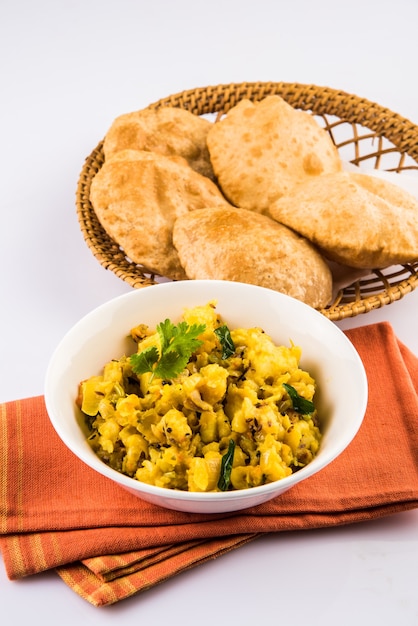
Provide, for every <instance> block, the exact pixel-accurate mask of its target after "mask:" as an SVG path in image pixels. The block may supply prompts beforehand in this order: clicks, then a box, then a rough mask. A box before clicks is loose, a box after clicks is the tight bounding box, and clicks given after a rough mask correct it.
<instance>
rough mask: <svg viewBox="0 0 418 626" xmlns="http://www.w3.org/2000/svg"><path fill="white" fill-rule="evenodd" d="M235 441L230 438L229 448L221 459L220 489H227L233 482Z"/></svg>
mask: <svg viewBox="0 0 418 626" xmlns="http://www.w3.org/2000/svg"><path fill="white" fill-rule="evenodd" d="M234 451H235V441H234V440H233V439H230V441H229V445H228V450H227V451H226V452H225V454H224V455H223V457H222V461H221V474H220V476H219V481H218V489H220V490H221V491H227V489H228V487H229V483H230V482H231V470H232V462H233V460H234Z"/></svg>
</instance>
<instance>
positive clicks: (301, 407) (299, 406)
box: [283, 383, 315, 415]
mask: <svg viewBox="0 0 418 626" xmlns="http://www.w3.org/2000/svg"><path fill="white" fill-rule="evenodd" d="M283 387H284V388H285V389H286V391H287V393H288V394H289V397H290V399H291V401H292V405H293V408H294V410H295V411H296V412H297V413H300V414H301V415H310V414H311V413H313V412H314V410H315V405H314V403H313V402H311V401H310V400H306V399H305V398H302V396H300V395H299V394H298V392H297V391H296V389H295V388H294V387H292V386H291V385H287V384H286V383H283Z"/></svg>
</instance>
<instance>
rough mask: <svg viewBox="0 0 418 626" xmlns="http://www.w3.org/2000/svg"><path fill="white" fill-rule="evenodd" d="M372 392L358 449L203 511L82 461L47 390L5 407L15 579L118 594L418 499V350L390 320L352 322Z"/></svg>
mask: <svg viewBox="0 0 418 626" xmlns="http://www.w3.org/2000/svg"><path fill="white" fill-rule="evenodd" d="M346 335H347V336H348V338H349V339H350V340H351V341H352V343H353V344H354V346H355V347H356V349H357V351H358V352H359V355H360V357H361V359H362V361H363V363H364V366H365V369H366V373H367V377H368V382H369V401H368V407H367V411H366V415H365V418H364V421H363V424H362V426H361V428H360V430H359V432H358V434H357V435H356V437H355V438H354V440H353V441H352V442H351V444H350V445H349V446H348V448H347V449H346V450H345V451H344V452H343V453H342V454H341V455H340V456H339V457H338V458H337V459H335V460H334V461H333V462H332V463H331V464H330V465H329V466H327V467H326V468H324V469H323V470H322V471H321V472H319V473H318V474H316V475H314V476H312V477H310V478H308V479H307V480H305V481H303V482H302V483H299V484H298V485H296V486H295V487H293V488H292V489H291V490H289V491H288V492H286V493H284V494H282V495H281V496H279V497H278V498H276V499H274V500H272V501H270V502H266V503H265V504H262V505H260V506H258V507H253V508H249V509H246V510H244V511H239V512H237V513H228V514H216V515H198V514H191V513H181V512H176V511H170V510H168V509H163V508H160V507H157V506H154V505H152V504H149V503H146V502H144V501H142V500H140V499H138V498H137V497H135V496H134V495H132V494H130V493H128V492H127V491H125V490H124V489H122V488H120V487H119V486H117V485H115V484H114V483H112V482H111V481H110V480H108V479H107V478H105V477H103V476H100V475H98V474H97V473H96V472H94V471H93V470H92V469H91V468H89V467H87V466H86V465H85V464H84V463H82V462H81V461H79V460H78V459H77V458H76V457H75V456H74V455H73V454H72V453H71V452H70V451H69V450H68V449H67V448H66V446H65V445H64V444H63V443H62V442H61V440H60V439H59V438H58V436H57V434H56V433H55V431H54V429H53V427H52V425H51V422H50V420H49V418H48V415H47V412H46V409H45V404H44V399H43V397H42V396H38V397H35V398H27V399H23V400H17V401H15V402H9V403H5V404H3V405H1V406H0V549H1V551H2V555H3V560H4V564H5V567H6V571H7V575H8V576H9V578H11V579H16V578H21V577H23V576H28V575H32V574H36V573H37V572H41V571H44V570H46V569H51V568H55V569H56V571H57V573H58V574H59V576H60V577H61V578H62V579H63V580H64V582H66V584H68V585H69V586H70V587H71V588H72V589H74V591H76V593H78V594H79V595H80V596H82V597H83V598H85V599H86V600H88V601H89V602H91V603H92V604H94V605H97V606H102V605H107V604H112V603H114V602H117V601H118V600H121V599H123V598H126V597H128V596H130V595H132V594H133V593H137V592H139V591H142V590H144V589H147V588H149V587H150V586H152V585H154V584H157V583H159V582H162V581H163V580H165V579H167V578H169V577H170V576H173V575H175V574H177V573H179V572H181V571H184V570H185V569H188V568H190V567H193V566H194V565H198V564H199V563H203V562H204V561H205V560H208V559H211V558H215V557H217V556H220V555H221V554H223V553H225V552H227V551H229V550H232V549H234V548H237V547H239V546H240V545H243V544H244V543H247V542H248V541H252V540H254V539H255V538H257V537H258V536H260V535H262V534H265V533H276V532H284V531H292V530H303V529H314V528H326V527H330V526H338V525H342V524H349V523H354V522H359V521H367V520H372V519H376V518H378V517H382V516H386V515H390V514H393V513H396V512H400V511H404V510H408V509H412V508H416V507H417V505H418V358H417V357H416V356H415V355H414V354H413V353H412V352H411V351H410V350H409V349H408V348H407V347H406V346H405V345H404V344H402V343H401V342H400V341H399V340H398V339H397V338H396V336H395V334H394V332H393V329H392V327H391V326H390V324H389V323H387V322H383V323H378V324H372V325H369V326H363V327H360V328H356V329H352V330H349V331H346Z"/></svg>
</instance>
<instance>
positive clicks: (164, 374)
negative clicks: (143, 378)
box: [130, 319, 206, 382]
mask: <svg viewBox="0 0 418 626" xmlns="http://www.w3.org/2000/svg"><path fill="white" fill-rule="evenodd" d="M205 328H206V326H205V325H204V324H192V325H191V326H189V324H188V323H187V322H180V323H179V324H178V325H177V326H175V325H174V324H173V323H172V322H171V321H170V320H169V319H166V320H165V321H164V322H161V323H160V324H158V326H157V332H158V334H159V337H160V344H161V351H159V350H158V348H157V347H156V346H152V347H150V348H146V349H145V350H143V351H142V352H139V353H137V354H133V355H132V356H131V357H130V362H131V364H132V369H133V371H134V372H135V374H145V372H151V373H152V376H151V379H150V382H151V381H152V379H153V378H154V376H157V377H158V378H162V379H164V380H167V379H170V378H175V377H176V376H178V374H180V373H181V372H182V371H183V370H184V368H185V367H186V365H187V363H188V361H189V359H190V357H191V355H192V354H193V352H194V351H195V350H197V348H198V347H199V346H200V345H201V344H202V341H201V340H200V339H197V337H198V336H199V335H200V334H201V333H202V332H203V331H204V330H205Z"/></svg>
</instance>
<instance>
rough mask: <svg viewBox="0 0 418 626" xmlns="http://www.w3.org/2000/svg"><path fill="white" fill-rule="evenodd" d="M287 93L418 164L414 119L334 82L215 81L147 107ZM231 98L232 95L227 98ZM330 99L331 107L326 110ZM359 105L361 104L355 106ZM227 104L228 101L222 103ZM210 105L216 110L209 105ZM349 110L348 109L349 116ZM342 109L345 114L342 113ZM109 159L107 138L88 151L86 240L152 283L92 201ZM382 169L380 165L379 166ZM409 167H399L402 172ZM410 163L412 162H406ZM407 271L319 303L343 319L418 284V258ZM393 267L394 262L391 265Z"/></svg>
mask: <svg viewBox="0 0 418 626" xmlns="http://www.w3.org/2000/svg"><path fill="white" fill-rule="evenodd" d="M274 94H277V95H281V96H282V97H283V98H284V99H285V100H288V99H290V100H294V98H295V97H296V96H297V97H298V106H297V107H295V108H299V109H301V110H305V111H310V112H312V114H315V115H329V116H337V117H338V118H339V119H340V120H342V121H347V123H351V124H358V125H360V126H363V127H366V128H368V129H371V130H372V131H374V132H375V133H376V135H378V136H380V137H384V138H386V139H388V140H389V141H391V142H392V144H393V145H394V146H395V148H397V150H398V151H399V153H400V154H407V155H408V156H409V157H410V158H411V159H412V160H413V161H415V163H416V169H417V170H418V126H417V125H414V124H413V123H412V122H410V120H408V119H407V118H405V117H402V116H401V115H399V114H398V113H395V112H393V111H391V110H390V109H388V108H386V107H382V106H381V105H379V104H377V103H375V102H372V101H370V100H367V99H366V98H360V97H358V96H356V95H353V94H349V93H347V92H345V91H341V90H338V89H333V88H330V87H321V86H317V85H313V84H305V83H288V82H273V83H272V82H245V83H229V84H220V85H214V86H209V87H197V88H194V89H188V90H185V91H181V92H178V93H176V94H173V95H171V96H167V97H165V98H161V99H160V100H157V101H155V102H153V103H151V104H149V105H148V107H144V108H158V107H162V106H177V107H180V108H184V109H186V110H189V111H191V112H192V113H195V114H198V115H204V114H206V113H218V112H219V111H221V110H222V111H225V112H226V111H227V110H229V108H231V107H232V106H234V104H235V103H236V102H238V100H240V99H242V97H243V95H245V97H249V96H250V97H251V99H253V100H254V101H256V100H260V99H262V98H264V97H266V96H267V95H274ZM227 98H228V99H227ZM324 103H326V110H324ZM354 106H355V110H354V109H353V107H354ZM221 107H223V108H222V109H221ZM209 109H210V110H209ZM344 113H347V115H346V116H344ZM341 114H342V115H341ZM103 162H104V154H103V139H102V140H100V141H99V143H98V144H97V146H96V147H95V148H94V149H93V150H92V152H91V153H90V154H89V155H88V156H87V157H86V159H85V161H84V164H83V166H82V169H81V172H80V174H79V177H78V180H77V188H76V211H77V218H78V221H79V226H80V229H81V232H82V235H83V237H84V240H85V242H86V244H87V246H88V247H89V249H90V251H91V252H92V253H93V255H94V256H95V258H96V259H97V261H98V262H99V263H100V264H101V265H102V266H103V267H104V268H105V269H108V270H110V271H112V272H113V273H114V274H116V276H118V277H119V278H121V279H122V280H124V281H125V282H127V283H128V284H129V285H131V286H132V287H133V288H140V287H146V286H152V285H155V284H157V283H158V280H159V279H160V278H163V277H159V276H158V275H156V274H155V273H153V272H150V271H149V270H148V269H147V268H145V267H143V266H140V265H138V264H134V263H133V262H132V261H131V260H130V259H128V258H127V257H126V256H125V254H124V251H123V250H122V249H121V247H120V246H119V245H118V244H116V243H115V242H114V241H113V240H112V239H111V238H110V237H109V235H107V233H106V232H105V230H104V229H103V227H102V226H101V224H100V223H99V222H98V219H97V216H96V214H95V212H94V209H93V207H92V206H91V203H90V200H89V195H90V185H91V181H92V179H93V177H94V175H95V174H96V173H97V171H99V169H100V168H101V166H102V165H103ZM377 169H378V168H377ZM403 169H404V168H399V170H398V171H399V172H401V171H402V170H403ZM405 169H408V168H405ZM404 267H405V271H406V272H409V276H407V278H404V279H402V280H400V281H398V282H396V283H395V284H394V285H391V284H390V283H388V284H387V285H386V288H384V289H383V290H381V291H380V292H379V293H373V294H371V295H368V296H364V297H363V296H361V295H360V297H358V298H357V297H356V299H355V300H354V301H349V302H344V301H343V300H344V295H345V294H346V293H347V290H349V289H353V290H354V291H360V292H361V284H362V281H361V280H357V281H354V282H353V283H352V284H351V285H348V286H347V287H345V288H344V289H343V290H341V292H339V294H338V297H337V299H334V301H333V303H331V304H330V305H329V306H327V307H324V308H321V309H318V311H319V312H320V313H322V314H323V315H325V316H326V317H328V318H329V319H330V320H332V321H339V320H342V319H346V318H349V317H354V316H357V315H359V314H365V313H368V312H370V311H372V310H375V309H378V308H381V307H383V306H385V305H388V304H391V303H393V302H396V301H398V300H400V299H401V298H403V297H404V296H405V295H407V294H408V293H411V292H412V291H413V290H414V289H416V288H417V287H418V259H416V260H415V259H414V260H412V261H411V263H408V264H407V266H404ZM389 269H390V268H389Z"/></svg>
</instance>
